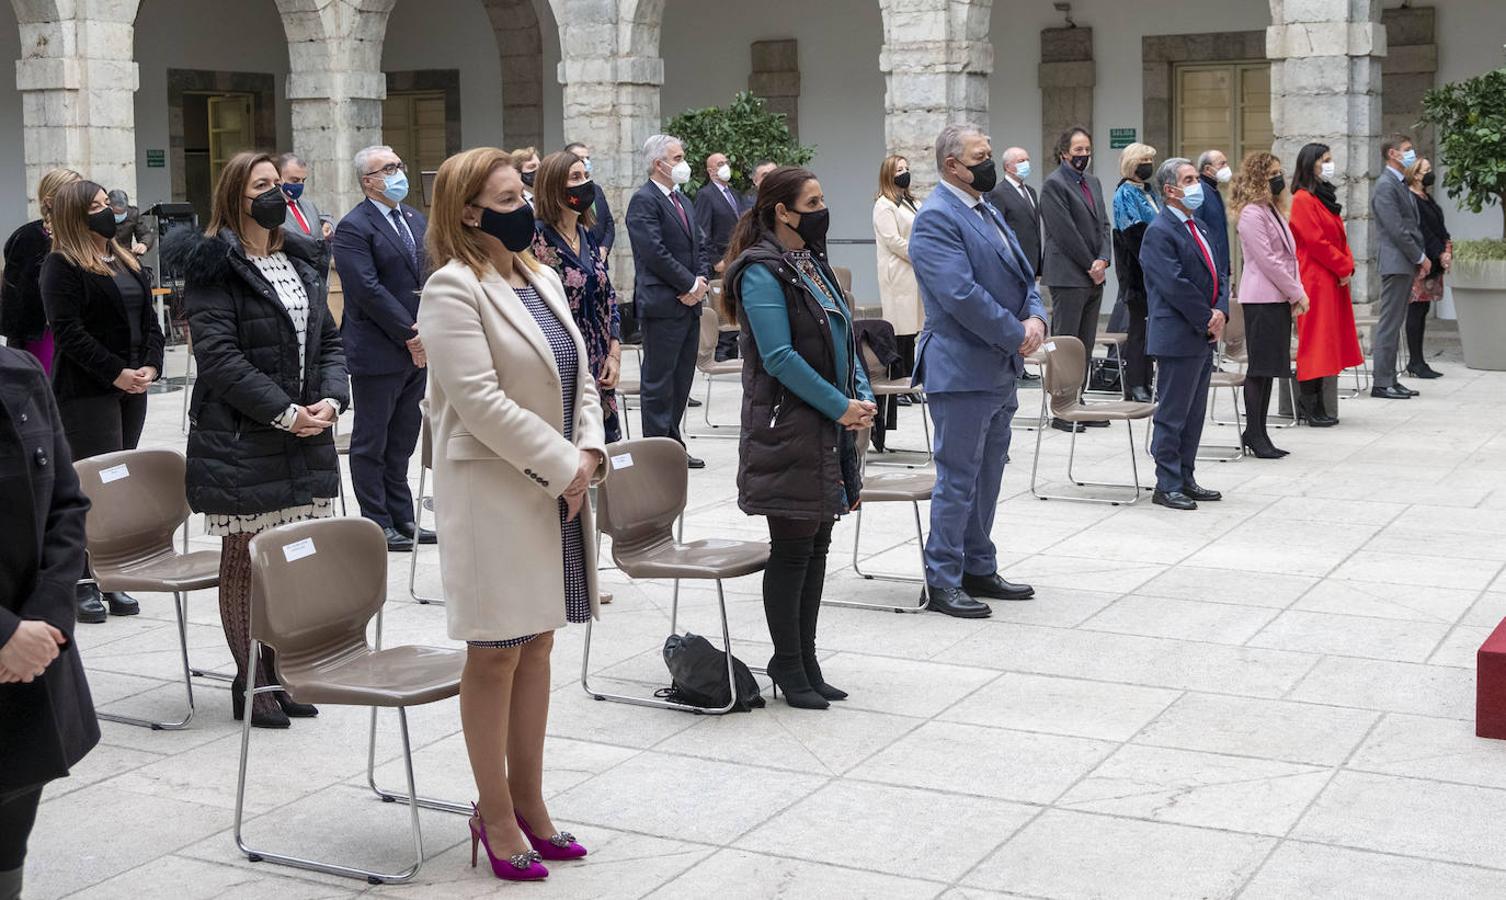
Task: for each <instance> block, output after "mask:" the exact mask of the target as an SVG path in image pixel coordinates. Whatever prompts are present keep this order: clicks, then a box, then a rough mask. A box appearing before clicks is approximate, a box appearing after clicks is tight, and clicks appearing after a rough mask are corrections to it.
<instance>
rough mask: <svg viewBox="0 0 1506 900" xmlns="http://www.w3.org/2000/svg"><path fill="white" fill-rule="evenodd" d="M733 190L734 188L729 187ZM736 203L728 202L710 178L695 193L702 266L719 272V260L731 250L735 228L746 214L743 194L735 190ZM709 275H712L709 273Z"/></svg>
mask: <svg viewBox="0 0 1506 900" xmlns="http://www.w3.org/2000/svg"><path fill="white" fill-rule="evenodd" d="M729 190H730V188H729ZM731 193H732V199H733V202H735V203H736V204H737V206H736V207H734V206H732V205H731V204H729V203H728V202H727V198H726V197H725V196H723V195H722V190H721V188H719V187H717V186H716V185H715V184H714V183H711V182H707V183H706V186H705V187H703V188H701V189H700V190H699V191H697V192H696V195H695V224H696V227H697V228H699V229H700V231H701V256H702V260H701V269H702V270H703V271H707V272H715V271H716V264H717V263H718V262H721V259H722V257H723V256H724V255H725V254H726V253H727V245H728V244H730V243H732V230H733V229H735V228H736V227H737V220H738V219H740V218H742V214H743V198H742V197H741V196H739V195H738V193H737V191H732V192H731ZM708 277H709V276H708Z"/></svg>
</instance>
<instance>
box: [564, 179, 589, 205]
mask: <svg viewBox="0 0 1506 900" xmlns="http://www.w3.org/2000/svg"><path fill="white" fill-rule="evenodd" d="M595 202H596V182H594V181H582V182H581V183H580V184H572V185H571V186H570V187H567V188H565V205H566V206H568V207H570V208H571V209H572V210H574V211H576V212H585V211H586V210H587V209H590V207H591V204H592V203H595Z"/></svg>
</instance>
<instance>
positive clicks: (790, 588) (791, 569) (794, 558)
mask: <svg viewBox="0 0 1506 900" xmlns="http://www.w3.org/2000/svg"><path fill="white" fill-rule="evenodd" d="M835 524H836V522H835V521H834V520H832V519H786V518H781V517H777V516H770V517H769V564H768V566H767V567H766V568H765V569H764V571H763V610H764V617H765V618H766V619H767V620H768V623H769V639H770V640H771V641H772V642H773V644H774V657H775V658H776V659H783V660H786V661H788V662H794V661H795V660H796V659H801V660H803V659H804V658H805V657H809V658H810V660H811V661H814V660H815V658H816V622H817V620H818V619H819V618H820V616H821V595H822V592H823V590H824V589H825V586H826V555H827V552H828V551H829V550H830V549H831V530H832V527H833V526H834V525H835Z"/></svg>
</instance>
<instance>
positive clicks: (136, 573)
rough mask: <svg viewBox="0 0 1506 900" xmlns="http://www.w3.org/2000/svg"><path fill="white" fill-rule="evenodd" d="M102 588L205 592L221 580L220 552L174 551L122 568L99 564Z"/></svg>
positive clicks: (96, 577) (96, 575)
mask: <svg viewBox="0 0 1506 900" xmlns="http://www.w3.org/2000/svg"><path fill="white" fill-rule="evenodd" d="M94 574H95V580H96V581H97V582H99V589H100V590H102V591H170V592H173V593H178V592H183V591H202V590H204V589H206V588H212V587H214V586H215V585H217V584H219V583H220V551H218V550H195V551H193V552H192V553H186V554H170V555H164V556H161V557H158V558H157V559H152V560H147V561H145V562H140V563H135V564H132V565H127V566H122V567H120V568H105V567H96V569H95V573H94Z"/></svg>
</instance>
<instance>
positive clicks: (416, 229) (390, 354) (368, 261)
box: [332, 200, 428, 375]
mask: <svg viewBox="0 0 1506 900" xmlns="http://www.w3.org/2000/svg"><path fill="white" fill-rule="evenodd" d="M398 208H399V209H401V210H402V211H403V220H404V221H406V222H407V223H408V230H409V231H411V232H413V240H414V242H415V243H416V244H417V245H418V260H417V262H416V263H415V261H414V259H413V257H411V256H409V255H408V248H407V247H406V246H404V244H403V240H402V238H400V237H398V234H397V230H396V229H395V228H393V227H392V222H391V220H389V219H386V218H383V216H382V214H381V213H379V212H378V211H377V209H376V207H375V206H373V205H372V203H371V202H370V201H369V200H362V201H361V202H360V204H359V205H357V206H356V208H355V209H353V210H351V211H350V212H349V213H347V214H346V215H345V218H343V219H341V220H340V225H339V227H337V228H336V229H335V236H334V239H333V241H332V249H333V251H334V256H335V269H336V271H338V272H339V273H340V286H341V288H342V289H343V290H344V291H345V315H344V318H343V319H341V321H340V339H341V341H342V342H343V343H344V344H345V363H346V366H347V367H348V368H349V370H350V374H352V375H390V374H393V373H395V372H406V371H408V370H409V369H411V368H413V357H412V355H411V354H409V352H408V348H407V346H405V342H406V341H407V340H408V339H409V338H411V337H413V335H414V334H416V332H415V331H414V330H413V324H414V323H415V322H416V321H418V293H419V290H420V289H421V288H422V287H423V285H424V274H425V271H426V270H427V269H428V262H427V258H426V257H425V256H424V231H425V229H426V227H427V224H428V223H427V222H426V220H425V219H424V215H423V213H421V212H418V211H417V210H415V209H412V208H410V207H407V206H403V205H402V204H398Z"/></svg>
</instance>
